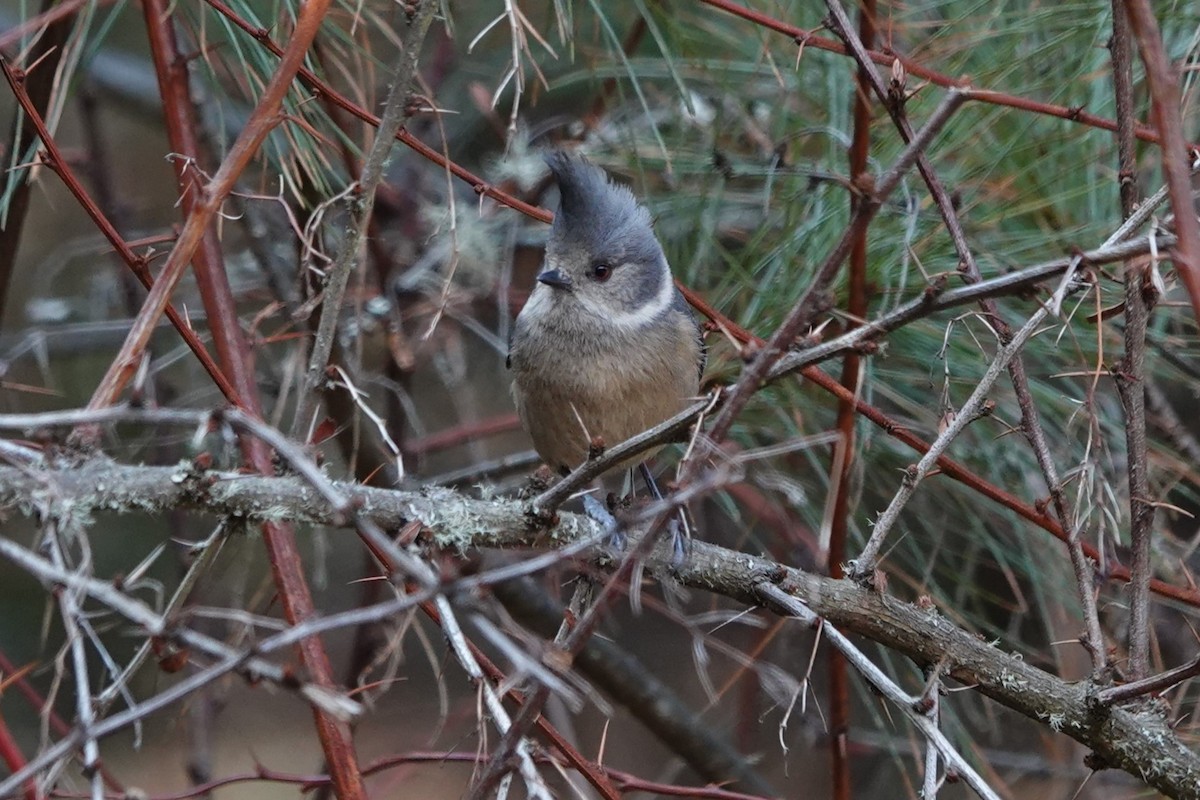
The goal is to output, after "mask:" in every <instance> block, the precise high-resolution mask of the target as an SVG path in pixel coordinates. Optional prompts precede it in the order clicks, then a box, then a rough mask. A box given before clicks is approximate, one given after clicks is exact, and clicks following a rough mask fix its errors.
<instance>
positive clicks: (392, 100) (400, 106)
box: [291, 0, 438, 464]
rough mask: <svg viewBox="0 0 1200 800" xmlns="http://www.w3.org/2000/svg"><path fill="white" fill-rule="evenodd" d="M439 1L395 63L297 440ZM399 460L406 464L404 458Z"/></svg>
mask: <svg viewBox="0 0 1200 800" xmlns="http://www.w3.org/2000/svg"><path fill="white" fill-rule="evenodd" d="M437 5H438V4H437V3H436V2H435V0H420V2H419V3H417V8H416V10H415V13H413V14H412V16H410V18H409V20H408V31H407V33H406V34H405V36H404V43H403V47H402V48H401V49H400V52H399V53H398V54H397V56H396V61H395V63H394V65H393V66H392V73H391V88H390V89H389V90H388V97H387V102H386V104H385V105H384V109H383V115H382V116H381V117H380V120H379V130H378V132H377V133H376V135H375V140H374V142H372V144H371V149H370V151H369V152H368V153H367V157H366V159H365V160H364V161H363V166H362V172H361V174H360V175H359V178H358V184H357V193H356V197H355V201H354V203H353V204H352V213H351V219H352V223H351V226H350V231H349V235H347V236H346V237H345V238H344V239H343V241H342V243H341V248H340V250H339V251H338V254H337V257H336V258H335V259H334V263H333V264H332V265H331V266H330V267H329V268H328V269H327V270H326V272H325V279H324V298H323V300H322V303H321V319H320V322H319V323H318V324H317V333H316V337H315V338H314V339H313V346H312V351H311V352H310V353H309V359H308V368H307V369H306V370H305V373H304V378H303V381H302V383H301V386H300V390H299V392H298V394H297V395H296V412H295V416H294V417H293V418H292V426H291V433H292V436H293V437H295V438H302V439H304V440H307V438H308V437H306V436H302V434H303V432H304V430H305V429H306V428H307V427H308V425H309V423H310V420H309V417H310V416H312V409H313V407H314V406H315V405H316V401H317V390H318V388H319V387H320V385H321V383H322V382H323V381H324V380H325V368H326V367H327V366H328V365H329V355H330V353H331V352H332V351H333V344H334V337H335V336H336V335H337V330H338V323H339V322H340V318H341V314H342V299H343V297H344V296H345V294H346V286H347V284H348V283H349V281H350V274H351V273H352V272H353V271H354V269H355V267H356V266H357V264H358V257H359V251H360V249H361V248H362V243H363V240H364V239H365V238H366V235H367V226H368V225H369V224H370V221H371V213H372V210H373V209H374V206H375V193H376V190H377V189H378V188H379V185H380V183H382V181H383V179H384V177H385V167H386V166H387V162H388V157H389V156H390V155H391V152H392V147H393V145H395V143H396V134H397V133H398V132H399V130H400V128H401V126H403V125H404V123H405V122H406V121H407V120H408V118H409V117H410V116H411V115H412V108H411V106H410V103H409V98H410V97H411V96H412V86H413V81H414V80H415V79H416V76H417V61H418V59H419V57H420V55H421V45H422V44H423V43H424V41H425V34H426V33H427V32H428V31H429V25H430V23H431V22H432V21H433V12H434V10H435V9H436V8H437ZM397 463H398V464H399V463H400V462H399V457H397Z"/></svg>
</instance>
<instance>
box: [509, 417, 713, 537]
mask: <svg viewBox="0 0 1200 800" xmlns="http://www.w3.org/2000/svg"><path fill="white" fill-rule="evenodd" d="M718 400H719V395H718V394H713V395H711V396H709V397H705V398H702V399H701V400H698V401H696V402H695V403H692V404H691V405H690V406H688V407H687V408H685V409H684V410H683V411H680V412H679V413H678V414H676V415H675V416H673V417H670V418H668V419H665V420H663V421H662V422H660V423H659V424H658V425H655V426H654V427H653V428H650V429H648V430H646V431H643V432H642V433H639V434H638V435H636V436H633V437H631V438H629V439H626V440H625V441H624V442H621V443H619V444H616V445H615V446H614V447H611V448H607V449H606V450H605V451H604V452H603V453H602V454H601V455H599V456H596V457H595V458H589V459H588V460H587V461H585V462H583V463H582V464H580V465H579V466H578V467H576V468H575V469H574V471H572V472H571V474H570V475H567V476H566V477H564V478H563V479H562V480H561V481H559V482H558V483H556V484H554V485H553V486H551V487H550V488H549V489H547V490H546V491H544V492H542V493H541V494H539V495H538V496H537V497H535V498H534V500H533V503H532V504H531V508H532V509H533V510H534V513H536V514H538V515H539V516H546V515H550V514H553V513H554V511H555V510H556V509H557V508H558V507H559V506H560V505H562V504H563V503H564V502H565V501H566V500H567V498H569V497H570V496H571V495H572V494H574V493H575V492H577V491H579V490H580V489H581V488H583V487H584V486H587V485H588V484H589V483H591V482H592V480H593V479H595V478H597V477H599V476H601V475H603V474H604V473H605V472H608V471H609V470H610V469H612V468H613V467H615V466H616V465H618V464H620V463H622V462H624V461H628V460H629V459H632V458H634V457H636V456H638V455H640V454H642V453H644V452H646V451H647V450H652V449H653V448H655V447H658V446H660V445H663V444H666V443H668V442H674V441H678V440H679V438H680V435H681V432H682V431H684V430H686V429H687V427H688V426H689V425H691V424H692V423H693V422H695V420H696V417H697V416H698V415H699V414H701V413H704V412H705V411H706V410H707V409H709V408H711V407H712V406H713V405H714V403H716V402H717V401H718Z"/></svg>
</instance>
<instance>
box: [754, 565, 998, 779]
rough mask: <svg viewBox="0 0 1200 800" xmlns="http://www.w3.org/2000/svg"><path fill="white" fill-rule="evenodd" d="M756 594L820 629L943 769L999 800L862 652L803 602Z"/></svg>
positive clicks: (763, 589) (770, 589) (765, 589)
mask: <svg viewBox="0 0 1200 800" xmlns="http://www.w3.org/2000/svg"><path fill="white" fill-rule="evenodd" d="M755 592H756V593H757V594H758V595H759V596H760V597H761V598H762V599H763V601H764V602H765V603H766V604H767V605H768V606H770V607H772V608H775V609H777V610H778V611H779V613H783V614H788V615H791V616H793V617H796V618H798V619H799V620H800V621H801V622H803V623H804V624H805V625H807V626H808V627H810V628H816V627H818V626H819V627H820V628H821V635H822V636H824V637H825V638H826V639H828V640H829V643H830V644H831V645H833V646H834V647H836V648H837V649H838V651H839V652H840V653H841V654H842V655H844V656H845V657H846V660H847V661H849V662H850V664H851V666H853V667H854V668H855V669H856V670H858V672H859V674H861V675H862V676H863V677H864V678H866V679H867V682H868V683H870V684H871V686H872V687H874V688H875V690H876V691H878V692H879V693H880V694H882V695H883V696H884V697H886V698H887V699H888V700H890V701H891V702H892V703H893V704H894V705H895V706H896V707H897V708H899V709H900V710H901V711H902V712H903V713H904V715H905V716H906V717H908V720H909V722H911V723H912V724H913V727H915V728H916V729H917V730H919V731H920V732H921V735H922V736H924V737H925V738H926V740H927V741H928V742H929V744H930V746H931V747H934V748H936V749H937V752H938V754H939V755H941V757H942V758H943V759H945V761H946V765H947V766H949V767H952V768H953V769H954V770H955V771H956V772H958V773H959V775H960V777H961V778H962V779H963V781H965V782H966V784H967V785H968V786H970V787H971V788H972V789H974V790H975V793H976V794H978V795H979V796H980V797H983V798H986V800H1000V795H998V794H996V793H995V792H994V791H992V788H991V787H990V786H988V785H987V783H986V782H985V781H984V780H983V778H982V777H981V776H980V775H979V773H977V772H976V771H975V770H974V768H972V767H971V764H970V762H968V761H967V760H966V759H965V758H963V756H962V754H961V753H959V752H958V750H957V749H955V747H954V745H952V744H950V740H949V739H947V738H946V736H945V734H943V733H942V732H941V730H939V729H938V726H937V723H936V722H934V721H933V720H931V719H930V718H929V717H928V716H927V715H926V714H925V713H923V712H922V711H921V710H919V707H920V698H919V697H913V696H911V695H909V694H908V693H907V692H905V691H904V690H903V689H901V688H900V686H899V685H898V684H897V683H896V682H895V681H893V680H892V679H891V678H889V677H888V676H887V675H886V674H885V673H884V672H883V670H881V669H879V667H877V666H875V664H874V663H872V662H871V660H870V659H869V658H867V657H866V655H865V654H864V653H863V652H862V651H861V650H859V649H858V648H857V647H855V646H854V644H853V643H852V642H851V641H850V640H849V639H847V638H846V637H845V636H844V635H843V634H842V632H841V631H839V630H838V629H837V628H835V627H834V626H833V625H831V624H829V623H828V622H826V621H825V620H823V619H821V617H819V616H817V614H816V613H814V612H813V610H812V609H810V608H809V607H808V606H806V605H805V604H804V603H803V601H801V600H799V599H798V598H796V597H793V596H792V595H790V594H788V593H787V592H785V591H784V590H783V589H781V588H780V587H778V586H776V585H774V584H772V583H760V584H758V585H757V586H756V587H755Z"/></svg>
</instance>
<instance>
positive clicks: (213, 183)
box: [89, 0, 362, 797]
mask: <svg viewBox="0 0 1200 800" xmlns="http://www.w3.org/2000/svg"><path fill="white" fill-rule="evenodd" d="M330 2H331V0H308V2H306V3H304V4H303V5H302V6H301V7H300V9H299V11H298V12H297V15H296V22H295V25H294V26H293V28H292V38H291V39H290V40H289V41H288V45H287V48H286V49H285V51H284V55H283V56H282V58H281V59H280V62H279V66H278V67H277V68H276V70H275V73H274V74H273V75H272V76H271V80H270V81H269V82H268V83H267V85H266V87H264V89H263V92H262V96H261V98H260V99H259V102H258V104H257V105H256V106H255V108H254V111H253V112H252V113H251V114H250V117H249V119H247V121H246V124H245V126H244V127H243V128H242V132H241V134H240V135H239V136H238V138H237V140H236V141H235V142H234V143H233V145H232V146H231V147H230V148H229V152H228V154H227V155H226V156H225V160H224V161H223V162H222V163H221V166H220V168H219V169H218V170H217V172H216V174H215V175H213V177H212V180H210V181H209V182H208V183H207V184H206V185H205V186H204V187H203V188H202V189H200V190H199V194H200V197H201V200H200V202H199V203H198V204H197V205H196V208H195V209H194V210H193V212H192V213H191V214H189V215H188V218H187V221H186V222H185V223H184V226H183V230H182V231H180V233H179V238H178V239H176V240H175V246H174V247H173V248H172V249H171V253H170V255H169V256H168V257H167V261H166V263H165V264H164V265H163V268H162V271H161V272H160V273H159V276H158V279H157V280H156V281H155V282H154V286H153V288H151V289H150V293H149V294H148V295H147V297H146V301H145V303H144V304H143V305H142V310H141V311H140V312H139V313H138V316H137V317H136V318H135V319H134V321H133V325H132V326H131V327H130V330H129V334H128V336H127V337H126V339H125V342H124V344H122V346H121V350H120V352H119V353H118V355H117V357H116V358H115V359H114V360H113V362H112V365H111V366H110V368H109V369H108V371H107V372H106V373H105V375H104V378H103V379H102V380H101V382H100V385H99V386H98V387H97V388H96V391H95V392H94V393H93V394H92V399H91V402H90V404H89V405H90V406H91V407H93V408H99V407H102V406H107V405H112V404H113V403H114V402H116V400H117V397H118V396H119V395H120V393H121V390H122V389H123V388H124V387H125V385H126V384H127V383H128V382H129V380H130V379H131V378H132V377H133V373H134V371H135V370H136V369H137V365H138V363H139V362H140V360H141V357H142V353H143V352H144V351H145V349H146V344H147V343H148V342H149V340H150V335H151V334H152V333H153V332H154V328H155V326H156V325H157V322H158V318H159V317H160V316H162V313H163V310H164V309H165V308H166V307H167V305H168V303H169V302H170V298H171V293H172V292H173V291H174V290H175V287H176V285H178V283H179V281H180V280H181V279H182V278H183V275H184V272H185V271H186V269H187V266H188V264H190V263H191V260H192V257H193V256H194V255H195V252H196V248H197V247H199V245H200V241H201V239H202V238H203V237H204V235H205V230H206V229H207V228H208V225H209V223H210V222H211V221H212V219H213V217H214V216H216V214H217V212H218V211H219V210H220V208H221V205H222V204H223V203H224V201H225V198H226V197H227V196H228V195H229V193H230V192H231V191H233V189H234V186H235V185H236V183H237V180H238V178H239V177H240V176H241V174H242V172H243V171H244V170H245V169H246V167H247V166H249V164H250V161H251V159H253V158H254V155H255V154H256V153H257V152H258V148H259V145H260V144H262V141H263V140H264V139H265V138H266V136H267V134H268V133H270V132H271V131H272V130H273V129H274V128H275V126H276V125H277V124H278V123H279V122H280V120H281V119H282V117H281V116H280V107H281V104H282V102H283V98H284V95H286V94H287V92H288V90H289V89H290V88H291V85H292V80H293V79H294V78H295V76H296V72H297V70H299V69H300V66H301V64H302V63H303V61H304V58H305V57H306V55H307V53H308V49H309V47H310V45H311V44H312V41H313V39H314V38H315V37H316V35H317V31H318V30H319V29H320V27H321V22H322V20H323V19H324V17H325V14H326V12H327V11H328V10H329V5H330ZM339 788H343V789H346V790H347V791H348V792H349V796H351V797H361V796H362V787H361V783H359V785H358V786H357V788H351V787H349V786H343V787H339Z"/></svg>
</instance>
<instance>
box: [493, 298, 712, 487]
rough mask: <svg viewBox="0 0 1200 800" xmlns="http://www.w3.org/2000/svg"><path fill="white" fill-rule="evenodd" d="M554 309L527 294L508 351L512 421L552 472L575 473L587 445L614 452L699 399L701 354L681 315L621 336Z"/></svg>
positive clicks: (600, 323) (670, 314) (595, 321)
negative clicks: (515, 418) (518, 421)
mask: <svg viewBox="0 0 1200 800" xmlns="http://www.w3.org/2000/svg"><path fill="white" fill-rule="evenodd" d="M547 288H548V287H547ZM539 294H542V297H538V295H539ZM556 299H558V298H554V297H551V296H549V294H548V293H540V292H536V291H535V292H534V295H533V296H532V297H531V298H530V303H531V305H530V306H527V307H526V309H525V310H523V311H522V313H521V315H520V317H519V318H518V320H517V326H516V331H515V334H514V337H513V347H512V368H513V396H514V399H515V400H516V405H517V413H518V414H519V415H520V417H521V422H522V425H523V426H524V427H525V429H526V430H527V431H528V432H529V435H530V437H531V438H532V439H533V444H534V447H535V449H536V450H537V452H538V455H540V456H541V457H542V458H543V459H544V460H545V461H546V463H548V464H549V465H550V466H551V467H552V468H555V469H563V468H566V469H570V468H573V467H575V466H578V465H579V464H580V463H582V462H583V461H584V460H586V458H587V453H588V447H589V444H590V443H591V442H592V441H594V440H596V439H597V438H599V439H601V440H602V441H603V443H604V445H605V446H606V447H612V446H614V445H617V444H620V443H621V442H623V441H625V440H626V439H628V438H630V437H631V436H634V435H636V434H638V433H641V432H642V431H644V430H646V429H647V428H651V427H653V426H655V425H657V424H658V423H660V422H662V421H663V420H665V419H667V418H668V417H670V416H673V415H674V414H676V413H678V412H679V411H681V410H683V408H685V407H686V406H687V404H688V403H689V402H690V401H691V399H692V398H694V397H695V396H696V395H697V393H698V392H699V376H698V374H697V368H696V365H697V364H698V363H699V358H700V353H699V349H700V345H699V340H698V338H697V333H696V325H695V322H694V321H693V320H692V319H691V318H690V317H689V316H688V315H687V314H686V313H680V312H679V310H678V309H675V308H670V309H667V310H665V311H664V313H663V314H662V315H661V316H660V317H658V318H656V319H655V320H652V321H648V322H647V324H645V325H642V326H639V328H638V329H636V330H627V329H620V328H614V327H613V326H611V325H607V324H606V323H605V321H604V320H603V319H600V318H596V317H594V316H593V315H591V314H586V313H578V311H575V312H572V311H571V310H570V309H568V308H561V307H560V306H564V305H565V304H563V303H555V302H554V301H555V300H556ZM564 299H565V298H564ZM640 458H641V457H639V459H637V460H640Z"/></svg>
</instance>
